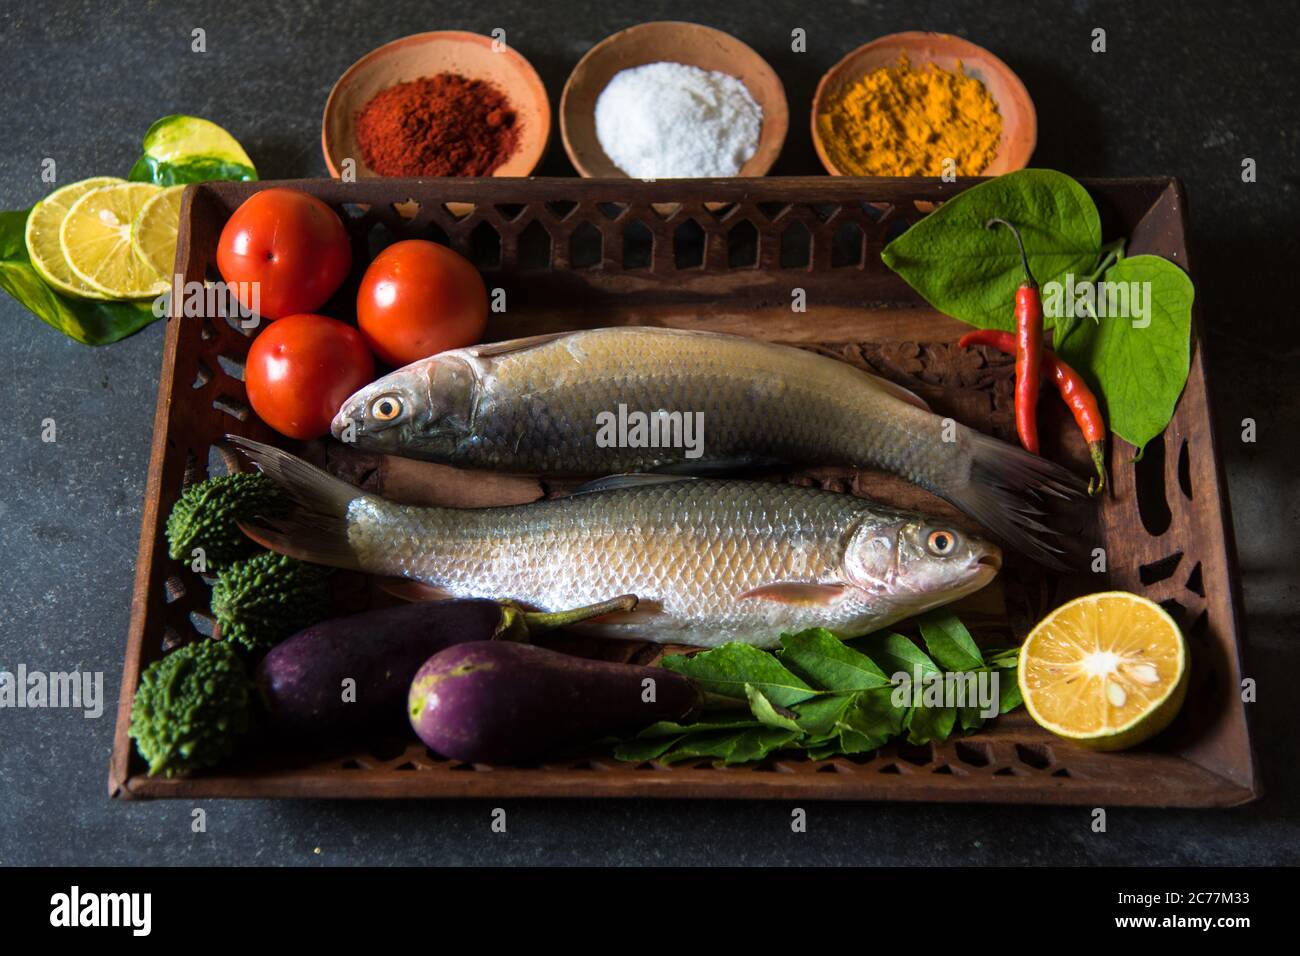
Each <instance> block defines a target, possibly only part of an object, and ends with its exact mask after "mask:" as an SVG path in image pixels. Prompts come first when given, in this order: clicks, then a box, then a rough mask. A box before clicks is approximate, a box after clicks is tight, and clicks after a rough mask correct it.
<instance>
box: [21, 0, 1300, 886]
mask: <svg viewBox="0 0 1300 956" xmlns="http://www.w3.org/2000/svg"><path fill="white" fill-rule="evenodd" d="M1233 6H1235V9H1229V6H1228V5H1224V4H1218V3H1208V2H1197V3H1180V4H1170V5H1166V6H1161V7H1158V8H1157V7H1156V5H1154V4H1150V5H1147V4H1143V5H1138V4H1120V3H1088V2H1084V0H1077V2H1074V3H1071V4H1060V3H1054V2H1034V3H1016V4H1014V5H1002V4H988V3H979V2H953V0H921V2H908V3H902V2H897V3H872V2H857V3H845V4H834V5H832V4H809V3H805V2H791V0H772V2H765V3H763V4H757V5H752V4H745V5H741V4H722V3H707V2H701V0H693V2H689V3H688V2H640V3H632V2H627V0H601V2H590V0H568V2H563V3H556V4H537V3H525V2H494V0H480V2H478V3H474V4H460V5H455V6H454V9H453V8H452V7H453V5H443V4H437V5H432V4H428V3H421V2H416V0H399V2H393V0H389V2H385V3H375V4H369V3H355V2H346V3H344V2H339V3H325V2H306V3H293V4H289V3H265V2H263V3H248V2H243V0H228V2H223V3H208V4H194V3H167V4H151V5H145V4H140V3H135V2H121V3H110V2H97V3H42V4H39V5H18V4H9V5H6V9H5V10H4V11H3V12H0V88H3V89H4V90H6V108H5V121H4V129H5V143H4V148H3V149H2V150H0V208H6V209H17V208H26V207H27V206H29V205H31V204H32V203H33V202H35V201H36V200H38V199H39V198H40V197H41V196H42V195H43V194H44V193H45V191H46V187H45V186H44V185H43V184H42V183H41V181H40V179H39V170H40V164H41V162H42V160H43V159H45V158H47V157H50V158H54V159H55V160H56V161H57V163H58V165H59V174H60V179H61V180H62V181H65V182H66V181H71V180H73V179H77V178H81V177H84V176H90V175H94V174H106V173H116V174H119V175H124V174H125V172H126V170H127V169H128V168H129V167H130V165H131V163H132V161H133V160H134V159H135V157H136V155H137V152H138V145H139V140H140V137H141V135H142V134H143V132H144V130H145V129H146V128H147V127H148V125H149V123H150V122H152V121H153V120H154V119H156V118H157V117H158V116H161V115H163V114H166V113H172V112H186V113H196V114H199V115H202V116H207V117H211V118H212V119H214V120H216V121H218V122H220V123H222V124H223V125H225V126H227V127H228V128H229V129H231V130H232V131H233V132H234V133H235V134H236V135H237V136H238V137H239V138H240V139H241V140H242V141H243V143H244V144H245V145H246V147H247V148H248V151H249V152H250V154H251V155H252V156H253V157H254V159H255V161H256V162H257V164H258V166H259V168H260V169H261V171H262V173H263V175H264V176H265V177H266V178H286V177H297V176H321V175H324V173H325V169H324V164H323V161H322V159H321V155H320V145H319V143H320V113H321V109H322V107H323V105H324V102H325V96H326V94H327V93H328V91H329V89H330V86H331V85H332V84H333V82H334V80H335V79H336V78H337V77H338V75H339V74H340V73H341V72H342V71H343V70H344V69H346V67H347V66H348V65H349V64H350V63H351V62H352V61H353V60H355V59H356V58H357V57H359V56H361V55H362V54H363V53H365V52H366V51H368V50H370V49H371V48H373V47H375V46H377V45H379V44H380V43H383V42H386V41H388V40H390V39H393V38H396V37H399V36H402V35H404V34H408V33H414V32H418V31H423V30H432V29H444V28H455V29H467V30H474V31H478V32H488V31H490V30H492V29H494V28H496V27H502V28H504V29H505V30H506V32H507V40H508V42H509V43H511V44H512V45H514V46H516V47H517V48H518V49H519V50H520V51H521V52H523V53H524V54H525V55H526V56H527V57H528V58H529V59H530V60H531V61H532V62H533V63H534V64H535V65H536V66H537V68H538V70H539V71H540V72H541V74H542V77H543V79H544V80H545V82H546V85H547V88H548V90H549V92H550V94H551V97H552V103H553V104H554V103H558V100H559V94H560V90H561V88H562V86H563V83H564V79H565V77H566V75H567V72H568V71H569V70H570V69H571V68H572V66H573V65H574V64H575V63H576V61H577V59H578V58H579V57H580V56H581V55H582V54H583V53H584V52H585V51H586V50H587V49H588V48H589V47H590V46H591V45H592V44H594V43H595V42H597V41H599V40H600V39H602V38H603V37H604V36H606V35H608V34H609V33H612V32H614V31H615V30H617V29H621V28H623V27H626V26H629V25H632V24H634V23H638V22H641V21H645V20H654V19H688V20H695V21H699V22H704V23H709V24H711V25H714V26H717V27H719V28H721V29H724V30H728V31H730V32H732V33H735V34H736V35H737V36H739V37H740V38H741V39H743V40H745V41H746V42H748V43H749V44H751V45H752V46H754V47H755V48H756V49H758V51H759V52H760V53H762V54H763V55H764V56H766V57H767V58H768V59H769V61H770V62H771V63H772V65H773V66H774V67H775V68H776V70H777V72H778V73H779V74H780V75H781V76H782V78H783V79H784V81H785V83H786V88H787V93H788V96H789V100H790V105H791V134H790V138H789V141H788V142H787V144H786V148H785V151H784V153H783V155H782V157H781V159H780V161H779V162H778V164H777V167H776V170H775V172H777V173H786V174H794V173H818V172H820V169H819V167H818V166H817V163H816V160H815V157H814V155H813V152H812V147H811V143H810V140H809V134H808V123H807V109H808V103H809V102H810V100H811V96H812V92H813V89H814V87H815V85H816V82H817V79H818V77H819V76H820V74H821V73H822V71H823V70H825V69H826V68H827V67H829V66H830V65H831V64H833V63H834V62H835V61H836V60H837V59H839V57H841V56H842V55H843V54H844V53H846V52H848V50H850V49H851V48H853V47H854V46H856V45H857V44H859V43H862V42H865V41H867V40H869V39H871V38H873V37H876V36H880V35H882V34H885V33H890V32H894V31H898V30H907V29H934V30H942V31H947V32H952V33H957V34H960V35H962V36H965V37H968V38H969V39H971V40H973V41H975V42H977V43H980V44H982V45H984V46H987V47H989V48H990V49H992V50H993V51H994V52H996V53H997V54H998V55H1000V56H1002V57H1003V58H1004V59H1005V60H1006V61H1007V62H1008V63H1009V64H1010V65H1011V67H1012V68H1013V69H1015V70H1016V71H1017V72H1019V73H1020V75H1021V76H1022V77H1023V78H1024V80H1025V83H1026V85H1027V86H1028V87H1029V90H1030V93H1031V94H1032V96H1033V97H1034V99H1035V101H1036V103H1037V106H1038V112H1039V121H1040V127H1041V128H1040V135H1039V148H1038V152H1037V154H1036V156H1035V165H1040V166H1050V167H1055V168H1059V169H1062V170H1065V171H1067V172H1070V173H1072V174H1075V175H1080V176H1083V175H1111V176H1117V175H1136V174H1167V173H1172V174H1176V175H1178V176H1181V177H1182V178H1183V179H1184V181H1185V182H1186V184H1187V187H1188V190H1189V194H1190V205H1191V215H1192V221H1193V232H1194V236H1193V238H1194V245H1193V248H1192V255H1193V257H1194V259H1193V263H1194V268H1195V270H1196V272H1197V286H1198V295H1199V297H1200V300H1201V315H1202V318H1203V319H1204V321H1205V323H1206V326H1207V330H1208V337H1209V343H1208V354H1209V356H1210V365H1211V371H1212V375H1213V381H1214V384H1215V386H1216V390H1217V396H1218V406H1217V415H1218V426H1219V430H1218V436H1217V437H1218V440H1219V442H1220V446H1221V448H1222V449H1223V453H1224V456H1225V459H1226V462H1227V470H1228V474H1229V479H1230V486H1231V493H1232V502H1233V506H1234V510H1235V513H1236V523H1237V537H1238V544H1239V550H1240V557H1241V567H1242V575H1243V583H1244V586H1245V597H1246V608H1247V612H1248V621H1247V628H1248V632H1249V643H1248V647H1247V665H1248V667H1247V670H1248V673H1250V674H1253V675H1256V676H1257V677H1258V678H1259V679H1260V690H1259V698H1260V702H1259V703H1258V704H1257V705H1256V707H1255V708H1254V716H1255V730H1256V740H1257V745H1258V749H1259V756H1260V763H1261V765H1262V768H1263V775H1264V786H1265V791H1266V792H1265V795H1264V797H1263V799H1261V800H1260V801H1259V802H1257V803H1255V804H1253V805H1251V806H1248V807H1244V808H1240V809H1236V810H1230V811H1216V812H1187V811H1177V812H1170V811H1154V810H1144V811H1139V810H1119V809H1115V810H1112V811H1111V812H1110V815H1109V830H1108V832H1107V833H1105V834H1094V833H1093V832H1091V830H1090V828H1089V820H1090V817H1089V813H1088V811H1087V809H1085V808H1079V809H1048V808H1017V809H1015V810H1014V811H1011V812H1009V811H1008V810H1007V809H1005V808H996V807H987V806H882V805H869V804H860V805H816V806H813V807H811V808H810V814H809V826H808V832H807V833H805V834H799V835H792V834H791V832H790V825H789V821H790V807H788V806H786V805H784V804H729V803H720V802H698V803H687V802H671V803H662V802H661V803H656V802H645V801H635V802H620V801H610V802H595V801H583V802H580V803H560V802H522V801H514V802H510V803H508V804H507V808H508V811H509V832H508V834H505V835H499V834H493V833H492V832H491V831H490V829H489V813H490V811H491V809H492V807H491V805H489V804H488V803H485V802H473V801H471V802H457V803H427V804H416V803H399V804H386V805H384V806H382V807H381V806H376V805H374V804H368V803H344V802H339V803H306V802H303V803H290V802H279V803H272V802H228V803H212V804H209V805H207V806H205V807H204V809H205V810H206V811H207V820H208V831H207V833H206V834H192V833H191V831H190V819H191V812H192V809H193V808H192V807H191V806H190V805H189V804H187V803H178V802H159V803H115V802H110V801H109V800H108V799H107V796H106V793H105V781H106V771H107V764H108V756H109V751H110V748H111V738H112V733H113V714H114V711H115V707H116V697H117V682H118V679H119V675H120V666H121V656H122V649H123V644H124V641H125V635H126V628H127V619H128V614H129V603H130V594H129V590H130V585H131V580H132V574H133V569H134V563H135V553H136V545H137V537H138V534H139V522H140V510H141V501H140V496H141V493H142V490H143V487H144V479H145V471H146V468H147V461H148V445H149V438H150V429H151V423H152V418H153V411H154V402H155V393H156V388H157V381H158V368H159V355H160V347H161V343H162V338H163V334H162V333H163V329H162V326H161V325H156V326H154V327H152V328H149V329H146V330H145V331H144V332H142V333H140V334H139V335H137V336H135V337H134V338H132V339H129V340H127V341H125V342H122V343H120V344H118V345H115V346H112V347H109V348H104V349H89V348H84V347H82V346H80V345H77V344H76V343H74V342H72V341H70V340H68V339H65V338H64V337H63V336H61V335H59V334H58V333H56V332H55V331H53V330H52V329H50V328H48V327H46V326H45V325H43V324H42V323H41V322H40V321H39V320H37V319H36V318H35V317H33V316H32V315H30V314H29V313H27V312H25V311H24V310H23V309H21V308H20V307H18V306H17V305H16V304H14V303H13V302H12V301H11V300H9V299H8V298H7V297H4V296H0V376H2V378H3V381H4V396H5V415H6V426H7V427H5V428H4V429H3V430H0V539H2V544H0V668H4V669H13V668H15V667H16V666H17V665H18V664H20V663H25V664H26V665H27V666H28V667H29V668H32V669H43V670H69V669H84V670H91V671H102V672H103V674H104V683H105V694H106V696H107V697H108V702H107V706H106V708H105V713H104V716H103V717H102V718H100V719H98V720H86V719H84V718H83V717H81V716H80V715H79V714H75V713H72V712H69V711H50V710H45V711H32V710H22V711H18V710H3V711H0V864H20V863H55V864H105V865H113V864H126V863H159V864H167V863H191V864H193V863H225V864H248V863H254V864H303V863H314V862H318V863H325V864H346V863H479V864H482V863H505V864H511V865H526V864H533V863H545V864H566V863H612V864H644V863H675V864H702V863H723V864H741V865H750V866H768V865H776V864H781V863H813V864H816V863H857V864H901V863H928V864H939V865H953V864H963V863H977V864H979V863H985V864H1002V863H1067V864H1078V863H1141V864H1172V865H1186V864H1208V863H1218V864H1224V863H1227V864H1238V863H1270V862H1274V863H1276V862H1290V863H1295V862H1297V861H1298V860H1300V854H1298V852H1297V849H1296V848H1297V846H1300V824H1298V822H1297V820H1298V818H1300V799H1297V793H1296V786H1297V782H1298V774H1297V768H1298V767H1300V746H1298V745H1297V742H1296V740H1297V738H1296V735H1295V733H1294V726H1295V722H1294V717H1293V712H1292V711H1291V703H1292V702H1291V700H1290V699H1289V697H1290V693H1291V690H1290V688H1289V683H1290V675H1291V674H1293V673H1294V672H1295V671H1296V668H1297V665H1298V664H1300V660H1298V658H1300V655H1298V653H1297V649H1296V645H1295V639H1296V632H1297V622H1298V618H1300V597H1298V595H1297V580H1298V578H1297V575H1296V571H1295V569H1296V567H1297V564H1298V563H1300V545H1297V535H1296V528H1297V527H1298V526H1300V521H1297V517H1298V516H1297V495H1296V493H1295V492H1296V475H1297V473H1300V443H1297V442H1296V440H1295V436H1296V434H1297V431H1298V429H1300V403H1297V400H1296V399H1297V389H1296V374H1295V370H1294V367H1293V366H1290V365H1289V364H1288V363H1291V362H1297V361H1300V349H1298V348H1297V336H1296V333H1295V331H1294V324H1293V323H1294V303H1293V300H1291V299H1290V297H1285V298H1284V296H1283V288H1284V283H1287V282H1288V279H1289V277H1290V275H1291V273H1292V272H1294V270H1295V262H1296V261H1297V258H1298V256H1297V252H1298V251H1300V250H1298V249H1297V245H1298V243H1297V238H1296V228H1295V222H1296V208H1297V204H1296V198H1297V197H1296V194H1297V175H1296V169H1297V168H1298V163H1300V149H1298V144H1297V136H1298V135H1300V134H1298V133H1297V124H1296V122H1295V120H1296V113H1295V91H1294V66H1295V52H1294V51H1295V50H1296V48H1297V45H1298V44H1297V28H1296V15H1297V13H1296V9H1295V7H1294V6H1293V5H1291V4H1289V3H1284V2H1272V3H1269V2H1259V3H1248V4H1247V3H1239V4H1236V5H1233ZM196 28H202V29H203V30H204V31H206V46H207V52H206V53H194V52H191V42H192V40H191V36H192V34H191V31H193V30H194V29H196ZM795 28H803V29H804V30H806V31H807V52H806V53H794V52H791V49H790V33H791V30H793V29H795ZM1095 28H1102V29H1104V30H1105V31H1106V39H1107V52H1106V53H1105V54H1095V53H1092V52H1090V44H1091V42H1092V31H1093V30H1094V29H1095ZM1244 157H1252V158H1254V159H1255V160H1256V161H1257V162H1258V170H1259V181H1258V182H1256V183H1254V184H1243V183H1242V181H1241V175H1240V170H1241V162H1242V159H1243V158H1244ZM541 171H542V172H544V173H549V174H556V175H571V174H572V169H571V168H570V166H569V164H568V161H567V159H566V157H565V156H564V153H563V150H562V149H561V148H560V146H559V143H558V135H557V139H556V141H555V142H554V143H553V148H552V150H551V152H550V154H549V157H548V159H547V160H546V163H545V165H544V167H543V169H542V170H541ZM1247 417H1249V418H1253V419H1255V420H1256V422H1257V424H1258V441H1257V442H1256V443H1255V444H1243V442H1242V441H1241V437H1240V435H1241V424H1240V423H1241V421H1242V419H1244V418H1247ZM47 418H52V419H54V421H55V423H56V425H57V428H58V441H57V442H56V443H54V444H46V443H42V442H41V440H40V431H41V427H42V421H43V420H44V419H47ZM1012 821H1014V822H1012Z"/></svg>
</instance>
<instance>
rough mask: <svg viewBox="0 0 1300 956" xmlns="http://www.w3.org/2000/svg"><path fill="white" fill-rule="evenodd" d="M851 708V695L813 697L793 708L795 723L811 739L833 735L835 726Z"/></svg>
mask: <svg viewBox="0 0 1300 956" xmlns="http://www.w3.org/2000/svg"><path fill="white" fill-rule="evenodd" d="M852 706H853V695H852V694H834V695H828V696H826V697H815V698H813V699H812V700H809V701H805V702H804V703H802V704H799V705H798V706H796V707H795V708H794V712H795V721H796V722H797V723H798V725H799V727H800V728H801V729H803V730H804V731H806V732H807V733H808V734H810V735H812V736H813V737H820V736H823V735H826V734H833V733H834V731H835V725H836V724H837V723H838V722H839V721H840V720H841V719H843V717H844V713H845V712H846V711H847V710H848V709H849V708H850V707H852Z"/></svg>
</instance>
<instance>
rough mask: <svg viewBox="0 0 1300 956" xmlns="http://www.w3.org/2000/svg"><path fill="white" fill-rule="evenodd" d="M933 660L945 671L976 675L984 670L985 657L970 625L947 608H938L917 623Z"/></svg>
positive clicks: (923, 616)
mask: <svg viewBox="0 0 1300 956" xmlns="http://www.w3.org/2000/svg"><path fill="white" fill-rule="evenodd" d="M916 623H917V624H918V625H919V626H920V628H921V637H922V639H924V641H925V646H926V649H927V650H929V652H930V656H931V657H932V658H934V660H935V662H936V663H938V664H939V666H940V667H942V668H943V669H944V670H949V671H973V670H976V669H977V668H980V667H983V666H984V657H983V655H981V654H980V649H979V647H978V646H976V644H975V641H974V639H973V638H972V637H971V636H970V631H968V630H966V625H964V624H962V622H961V621H959V620H958V619H957V615H956V614H953V613H952V611H949V610H948V609H947V608H938V609H937V610H934V611H930V612H928V613H926V614H922V615H921V616H920V617H918V618H917V619H916Z"/></svg>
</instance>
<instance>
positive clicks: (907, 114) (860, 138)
mask: <svg viewBox="0 0 1300 956" xmlns="http://www.w3.org/2000/svg"><path fill="white" fill-rule="evenodd" d="M927 67H928V68H926V69H920V70H916V69H913V68H912V65H911V64H910V63H909V62H908V60H907V57H903V58H902V59H901V60H899V63H898V65H897V66H893V67H881V68H880V69H878V70H874V71H872V72H871V73H868V74H867V75H866V76H864V77H862V79H860V80H858V81H857V82H856V83H854V84H851V85H850V86H848V87H846V88H845V89H844V90H843V91H841V92H840V93H839V95H838V96H836V97H835V98H834V99H833V100H832V101H831V103H830V104H829V107H828V108H827V109H826V110H825V111H824V112H822V114H821V115H820V116H818V117H817V125H818V132H819V133H820V134H821V140H822V146H823V148H824V149H825V150H826V152H827V154H828V155H829V156H830V158H831V161H832V162H833V163H834V164H835V166H836V167H837V168H838V169H839V170H840V171H841V172H842V173H844V174H845V175H850V176H940V175H942V174H943V173H944V171H945V169H944V161H945V160H950V161H951V162H952V163H953V164H955V168H954V169H953V172H954V173H955V174H956V175H958V176H978V175H979V174H980V173H982V172H983V171H984V169H985V167H987V166H988V165H989V163H991V162H992V161H993V157H994V156H996V155H997V152H998V142H999V140H1000V139H1001V137H1002V116H1001V115H1000V114H999V113H998V107H997V104H996V103H995V102H994V101H993V97H992V96H990V95H989V92H988V90H986V89H985V88H984V84H983V83H981V82H980V81H979V80H977V79H975V78H974V77H970V76H967V75H966V74H965V73H963V72H962V71H961V64H960V63H958V64H957V69H956V70H955V71H953V72H951V73H950V72H948V71H947V70H943V69H940V68H939V67H937V66H935V65H934V64H933V63H931V64H928V65H927Z"/></svg>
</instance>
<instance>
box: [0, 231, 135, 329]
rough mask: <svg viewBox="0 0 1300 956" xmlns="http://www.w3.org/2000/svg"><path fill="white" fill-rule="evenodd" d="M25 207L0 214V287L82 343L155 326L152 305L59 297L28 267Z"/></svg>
mask: <svg viewBox="0 0 1300 956" xmlns="http://www.w3.org/2000/svg"><path fill="white" fill-rule="evenodd" d="M30 212H31V210H30V209H18V210H12V211H8V212H0V288H2V289H4V290H5V291H6V292H8V293H9V294H10V295H11V296H13V297H14V299H16V300H17V301H18V302H19V303H21V304H22V305H23V306H24V307H25V308H27V309H29V310H31V311H32V312H34V313H36V315H37V316H39V317H40V318H41V319H42V320H44V321H45V322H46V323H48V324H49V325H52V326H53V327H54V328H56V329H58V330H59V331H60V332H62V333H63V334H64V335H67V336H69V337H70V338H73V339H76V340H77V341H78V342H81V343H82V344H83V345H109V344H111V343H113V342H116V341H118V340H119V339H124V338H126V337H127V336H128V335H132V334H134V333H136V332H139V331H140V330H141V329H142V328H144V327H145V326H146V325H149V324H150V323H152V322H156V321H157V320H158V319H159V318H160V316H157V315H154V311H153V302H152V301H147V302H145V301H139V302H109V301H107V300H102V299H81V298H77V297H75V296H70V295H64V294H62V293H61V292H57V291H55V290H54V289H52V288H51V287H50V286H48V285H46V284H45V280H44V279H42V278H41V277H40V274H39V273H38V272H37V271H36V270H35V269H34V268H33V267H32V260H31V258H30V257H28V255H27V243H26V241H25V239H24V237H23V234H24V232H25V230H26V228H27V216H28V214H29V213H30Z"/></svg>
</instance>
